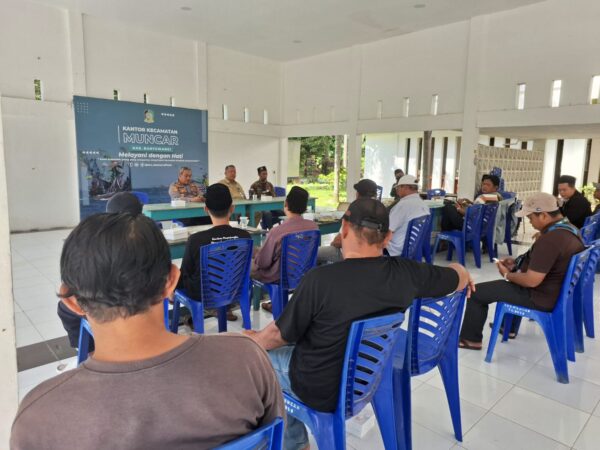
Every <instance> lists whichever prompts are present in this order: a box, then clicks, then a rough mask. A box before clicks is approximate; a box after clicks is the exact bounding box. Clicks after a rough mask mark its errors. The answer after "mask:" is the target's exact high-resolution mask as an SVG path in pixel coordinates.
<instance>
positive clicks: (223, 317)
mask: <svg viewBox="0 0 600 450" xmlns="http://www.w3.org/2000/svg"><path fill="white" fill-rule="evenodd" d="M228 307H229V305H227V306H221V307H220V308H217V321H218V323H219V333H223V332H225V331H227V308H228Z"/></svg>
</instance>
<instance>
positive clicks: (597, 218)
mask: <svg viewBox="0 0 600 450" xmlns="http://www.w3.org/2000/svg"><path fill="white" fill-rule="evenodd" d="M598 224H600V214H592V215H591V216H587V217H586V218H585V222H583V226H584V227H587V226H590V225H598Z"/></svg>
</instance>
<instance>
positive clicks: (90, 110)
mask: <svg viewBox="0 0 600 450" xmlns="http://www.w3.org/2000/svg"><path fill="white" fill-rule="evenodd" d="M73 105H74V108H75V130H76V137H77V158H78V163H79V164H78V166H79V204H80V216H81V218H82V219H83V218H84V217H87V216H89V215H90V214H94V213H97V212H104V211H105V209H106V202H107V201H108V200H109V199H110V198H111V197H112V196H113V195H114V194H116V193H117V192H122V191H136V192H141V193H144V194H146V195H147V196H148V200H149V203H166V202H169V201H170V198H169V193H168V190H169V185H170V184H171V183H173V182H175V181H177V176H178V173H179V168H180V167H183V166H186V167H189V168H191V169H192V176H193V180H194V181H195V182H196V183H198V184H206V180H207V179H208V113H207V111H203V110H196V109H187V108H175V107H170V106H161V105H150V104H145V103H132V102H123V101H116V100H103V99H98V98H90V97H79V96H75V97H73Z"/></svg>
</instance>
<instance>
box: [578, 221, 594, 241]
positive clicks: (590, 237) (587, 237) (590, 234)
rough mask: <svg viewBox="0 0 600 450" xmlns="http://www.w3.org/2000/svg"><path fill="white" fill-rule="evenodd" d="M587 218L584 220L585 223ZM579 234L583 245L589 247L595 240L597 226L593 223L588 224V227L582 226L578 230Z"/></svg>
mask: <svg viewBox="0 0 600 450" xmlns="http://www.w3.org/2000/svg"><path fill="white" fill-rule="evenodd" d="M587 219H589V217H588V218H586V221H587ZM579 232H580V233H581V239H582V240H583V243H584V244H585V245H590V244H591V243H592V242H593V241H595V240H596V234H597V232H598V225H597V224H595V223H590V224H588V225H584V226H583V227H581V229H580V230H579Z"/></svg>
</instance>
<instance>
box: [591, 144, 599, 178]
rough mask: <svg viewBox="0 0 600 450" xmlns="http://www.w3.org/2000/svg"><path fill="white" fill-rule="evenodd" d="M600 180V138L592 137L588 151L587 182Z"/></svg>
mask: <svg viewBox="0 0 600 450" xmlns="http://www.w3.org/2000/svg"><path fill="white" fill-rule="evenodd" d="M599 181H600V139H599V138H596V139H592V151H591V152H590V169H589V172H588V182H591V183H598V182H599Z"/></svg>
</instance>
